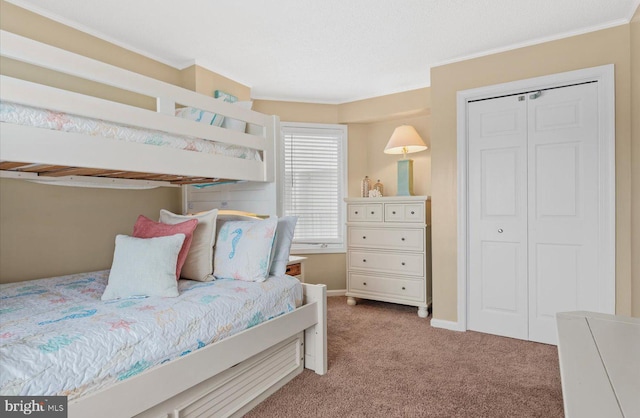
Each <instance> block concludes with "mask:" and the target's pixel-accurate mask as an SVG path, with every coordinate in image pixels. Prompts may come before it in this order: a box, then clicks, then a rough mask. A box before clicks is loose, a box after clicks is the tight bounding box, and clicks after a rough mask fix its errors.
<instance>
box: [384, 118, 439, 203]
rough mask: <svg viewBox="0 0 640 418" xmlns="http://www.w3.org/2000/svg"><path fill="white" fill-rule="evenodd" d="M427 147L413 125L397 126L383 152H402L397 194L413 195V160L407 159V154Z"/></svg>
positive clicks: (399, 162) (399, 163)
mask: <svg viewBox="0 0 640 418" xmlns="http://www.w3.org/2000/svg"><path fill="white" fill-rule="evenodd" d="M427 148H428V147H427V145H426V144H425V143H424V141H423V140H422V138H420V135H418V132H416V129H415V128H414V127H413V126H409V125H402V126H398V127H397V128H396V129H395V130H394V131H393V135H391V138H389V142H388V143H387V146H386V147H385V148H384V153H385V154H402V160H400V161H398V193H397V195H398V196H413V160H411V159H407V154H410V153H412V152H420V151H424V150H426V149H427Z"/></svg>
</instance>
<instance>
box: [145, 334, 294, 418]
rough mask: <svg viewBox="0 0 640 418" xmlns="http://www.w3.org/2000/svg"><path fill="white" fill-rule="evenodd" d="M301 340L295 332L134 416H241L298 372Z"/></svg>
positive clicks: (188, 417) (179, 417) (190, 417)
mask: <svg viewBox="0 0 640 418" xmlns="http://www.w3.org/2000/svg"><path fill="white" fill-rule="evenodd" d="M303 341H304V336H303V333H302V332H301V333H298V334H296V335H295V336H293V337H291V338H289V339H288V340H286V341H283V342H281V343H280V344H277V345H276V346H274V347H271V348H269V349H268V350H266V351H263V352H262V353H259V354H256V355H255V356H253V357H251V358H250V359H247V360H245V361H243V362H241V363H238V364H237V365H235V366H233V367H231V368H230V369H227V370H225V371H224V372H222V373H220V374H218V375H216V376H213V377H211V378H210V379H208V380H205V381H204V382H202V383H200V384H199V385H198V386H196V387H194V388H192V389H190V390H189V391H188V392H183V393H181V394H179V395H177V396H175V397H173V398H171V399H169V400H167V401H165V402H164V403H162V404H160V405H158V406H156V407H154V408H152V409H150V410H148V411H145V412H143V413H142V414H140V415H136V417H159V416H162V417H164V416H166V414H168V416H170V417H172V418H195V417H229V416H242V415H244V414H245V413H247V412H248V411H249V410H251V408H253V407H254V406H255V405H257V404H258V403H259V402H260V401H262V400H263V399H265V398H266V397H267V396H269V395H270V394H271V393H273V392H275V391H276V390H277V389H279V388H280V387H282V386H283V385H284V384H285V383H287V382H288V381H289V380H291V379H292V378H293V377H295V376H296V375H298V374H299V373H301V372H302V369H303V350H304V348H303Z"/></svg>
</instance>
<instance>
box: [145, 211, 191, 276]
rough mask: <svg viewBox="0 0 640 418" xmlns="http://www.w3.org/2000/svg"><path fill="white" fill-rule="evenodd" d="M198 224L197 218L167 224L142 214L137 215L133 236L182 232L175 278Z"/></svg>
mask: <svg viewBox="0 0 640 418" xmlns="http://www.w3.org/2000/svg"><path fill="white" fill-rule="evenodd" d="M197 226H198V220H197V219H190V220H188V221H185V222H180V223H178V224H174V225H169V224H163V223H161V222H155V221H152V220H151V219H149V218H147V217H146V216H144V215H140V216H138V220H137V221H136V224H135V225H134V227H133V236H134V237H136V238H158V237H166V236H169V235H175V234H184V237H185V238H184V242H183V244H182V248H181V249H180V253H179V254H178V264H177V265H176V280H178V279H179V278H180V272H181V271H182V266H183V265H184V262H185V260H186V259H187V255H188V254H189V248H190V247H191V240H192V238H193V231H195V229H196V227H197Z"/></svg>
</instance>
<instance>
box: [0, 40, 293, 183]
mask: <svg viewBox="0 0 640 418" xmlns="http://www.w3.org/2000/svg"><path fill="white" fill-rule="evenodd" d="M0 53H1V55H2V56H3V57H6V58H10V59H14V60H17V61H21V62H24V63H27V64H33V65H37V66H39V67H43V68H45V69H48V70H53V71H57V72H60V73H64V74H68V75H71V76H75V77H79V78H82V79H85V80H89V81H93V82H97V83H101V84H104V85H108V86H112V87H115V88H119V89H122V90H126V91H130V92H133V93H137V94H141V95H144V96H148V97H152V98H155V100H156V111H151V110H148V109H142V108H139V107H135V106H130V105H125V104H122V103H118V102H113V101H109V100H105V99H100V98H96V97H92V96H87V95H84V94H80V93H75V92H72V91H66V90H61V89H58V88H53V87H49V86H45V85H42V84H37V83H32V82H28V81H25V80H21V79H17V78H13V77H8V76H5V75H2V76H0V85H1V86H2V89H1V90H0V99H1V100H3V101H7V102H16V103H19V104H23V105H27V106H34V107H41V108H45V109H51V110H55V111H59V112H64V113H69V114H75V115H79V116H84V117H88V118H95V119H102V120H106V121H109V122H113V123H116V124H121V125H130V126H134V127H139V128H145V129H154V130H159V131H163V132H167V133H170V134H175V135H186V136H191V137H196V138H203V139H207V140H212V141H216V142H221V143H226V144H233V145H238V146H244V147H248V148H253V149H256V150H259V151H261V152H262V161H254V160H244V159H240V158H232V157H226V156H220V155H214V154H207V153H201V152H194V151H187V150H176V149H170V148H166V147H160V146H151V145H147V144H137V143H130V142H124V141H119V140H114V139H108V138H101V137H96V136H91V135H83V134H75V133H67V132H61V131H53V130H49V129H42V128H35V127H30V126H22V125H15V124H9V123H2V124H1V125H0V129H1V131H0V132H1V133H2V142H1V143H0V159H1V160H2V163H0V164H1V165H0V171H2V175H3V176H4V177H14V178H25V179H32V180H33V179H38V180H47V179H49V180H55V179H60V178H61V177H66V176H67V174H68V173H72V174H69V175H71V176H73V178H72V179H69V178H64V180H67V181H68V180H85V177H87V176H99V178H100V179H102V180H96V179H95V178H94V179H93V180H89V181H90V182H93V184H94V185H97V184H99V183H100V182H102V183H105V184H106V185H114V186H119V185H122V186H125V187H126V186H131V185H136V184H137V185H140V186H144V185H145V184H146V185H147V186H167V185H170V184H174V185H175V184H179V185H182V184H196V183H211V182H215V181H218V180H228V179H232V180H249V181H262V182H271V181H274V179H275V152H274V150H275V138H277V137H278V136H279V128H280V126H279V119H278V117H277V116H268V115H264V114H261V113H258V112H255V111H252V110H247V109H243V108H241V107H240V106H234V105H233V104H231V103H226V102H223V101H221V100H214V99H213V98H211V97H207V96H205V95H202V94H198V93H195V92H193V91H190V90H187V89H184V88H181V87H178V86H174V85H172V84H168V83H165V82H162V81H159V80H156V79H152V78H149V77H146V76H143V75H141V74H137V73H134V72H132V71H128V70H125V69H122V68H119V67H115V66H113V65H109V64H105V63H103V62H100V61H96V60H94V59H91V58H87V57H84V56H81V55H78V54H74V53H72V52H69V51H65V50H62V49H59V48H55V47H52V46H50V45H47V44H43V43H40V42H37V41H34V40H32V39H28V38H24V37H21V36H19V35H16V34H13V33H10V32H6V31H0ZM176 104H180V105H184V106H192V107H195V108H198V109H203V110H207V111H210V112H213V113H217V114H221V115H223V116H225V117H231V118H234V119H238V120H242V121H246V122H247V126H248V127H249V129H248V131H249V133H242V132H236V131H232V130H229V129H224V128H219V127H216V126H210V125H207V124H203V123H194V122H193V121H190V120H186V119H182V118H178V117H175V116H174V113H175V109H176ZM25 163H30V164H40V165H42V166H43V167H44V168H45V170H44V171H40V170H39V169H38V167H37V166H35V167H34V166H33V165H27V164H25ZM21 164H22V165H21ZM51 166H54V170H53V171H47V170H46V169H47V168H51ZM82 169H84V170H82ZM104 171H107V173H106V174H105V173H104ZM76 173H81V174H76ZM145 174H146V175H145ZM167 175H168V176H167ZM122 178H124V179H137V180H139V179H143V180H142V181H138V182H137V183H135V182H134V183H132V182H131V181H125V182H121V181H119V179H122ZM158 178H160V179H161V180H157V179H158ZM165 178H167V179H166V180H165ZM142 182H146V183H144V184H143V183H142Z"/></svg>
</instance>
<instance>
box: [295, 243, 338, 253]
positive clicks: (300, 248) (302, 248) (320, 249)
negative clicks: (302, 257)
mask: <svg viewBox="0 0 640 418" xmlns="http://www.w3.org/2000/svg"><path fill="white" fill-rule="evenodd" d="M346 252H347V248H346V247H345V246H344V245H339V244H327V245H326V246H322V245H317V244H315V245H314V244H293V245H292V246H291V251H290V254H292V255H297V254H344V253H346Z"/></svg>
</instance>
